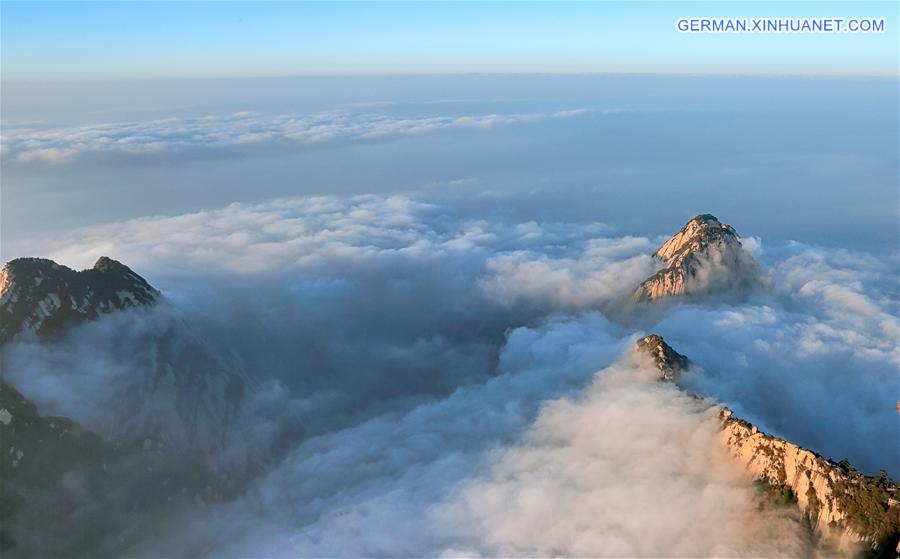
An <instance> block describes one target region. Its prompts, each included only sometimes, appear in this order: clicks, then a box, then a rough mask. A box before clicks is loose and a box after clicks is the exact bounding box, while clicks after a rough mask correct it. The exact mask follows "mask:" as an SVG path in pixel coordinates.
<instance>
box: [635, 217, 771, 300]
mask: <svg viewBox="0 0 900 559" xmlns="http://www.w3.org/2000/svg"><path fill="white" fill-rule="evenodd" d="M653 256H654V257H655V258H656V259H658V260H660V261H661V262H662V263H663V268H662V269H661V270H660V271H658V272H657V273H656V274H654V275H652V276H650V277H649V278H647V279H646V280H644V282H643V283H641V285H640V286H639V287H638V288H637V289H636V290H635V292H634V294H633V295H632V297H631V299H632V301H633V302H646V301H653V300H657V299H661V298H663V297H674V296H682V295H707V294H718V293H727V292H730V291H745V290H747V289H750V288H753V287H756V286H758V285H759V284H760V283H761V279H760V278H761V275H760V271H759V266H757V264H756V262H755V261H754V260H753V257H752V256H750V254H749V253H747V251H746V250H744V248H743V246H741V241H740V237H739V236H738V234H737V231H735V230H734V228H733V227H732V226H730V225H726V224H723V223H721V222H720V221H719V220H718V219H717V218H716V217H715V216H713V215H710V214H703V215H698V216H697V217H695V218H693V219H692V220H690V221H688V222H687V224H685V226H684V227H682V228H681V231H679V232H678V233H676V234H675V235H674V236H673V237H672V238H670V239H669V240H668V241H666V242H665V244H663V246H661V247H660V248H659V250H657V251H656V252H655V253H654V254H653Z"/></svg>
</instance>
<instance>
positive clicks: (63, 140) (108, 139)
mask: <svg viewBox="0 0 900 559" xmlns="http://www.w3.org/2000/svg"><path fill="white" fill-rule="evenodd" d="M592 112H595V111H592V110H589V109H575V110H568V111H559V112H555V113H522V114H482V115H464V116H416V117H402V116H391V115H383V114H374V113H360V112H350V111H341V112H330V113H323V114H315V115H305V114H283V115H271V114H262V113H254V112H238V113H233V114H229V115H209V116H204V117H196V118H178V117H173V118H164V119H159V120H151V121H143V122H130V123H109V124H97V125H84V126H72V127H64V128H48V129H34V128H25V127H6V128H5V132H4V135H3V137H2V143H0V152H2V157H3V159H4V160H6V161H21V162H29V161H34V162H48V163H62V162H66V161H69V160H72V159H75V158H78V157H81V156H86V155H137V156H153V155H156V156H166V155H173V154H179V153H186V152H195V151H221V150H224V149H229V148H252V147H254V146H257V147H260V146H261V147H265V148H267V149H273V148H278V147H281V148H285V147H287V148H291V147H294V148H296V147H303V146H316V145H328V144H336V143H347V142H364V141H378V140H384V139H390V138H397V137H402V136H414V135H419V134H431V133H435V132H439V131H442V130H467V129H468V130H478V129H488V128H493V127H496V126H505V125H511V124H524V123H533V122H541V121H544V120H548V119H564V118H575V117H580V116H582V115H585V114H588V113H592Z"/></svg>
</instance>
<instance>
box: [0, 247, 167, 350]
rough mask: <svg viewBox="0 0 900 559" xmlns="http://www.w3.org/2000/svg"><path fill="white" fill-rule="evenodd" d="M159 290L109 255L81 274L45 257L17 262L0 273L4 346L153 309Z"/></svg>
mask: <svg viewBox="0 0 900 559" xmlns="http://www.w3.org/2000/svg"><path fill="white" fill-rule="evenodd" d="M159 296H160V294H159V291H157V290H156V289H154V288H153V287H151V286H150V284H148V283H147V282H146V281H145V280H144V278H142V277H141V276H139V275H137V274H136V273H134V272H133V271H131V269H130V268H128V266H125V265H124V264H121V263H119V262H116V261H115V260H112V259H110V258H107V257H105V256H103V257H101V258H100V259H99V260H97V263H96V264H94V267H93V268H90V269H87V270H82V271H80V272H76V271H75V270H73V269H71V268H67V267H66V266H60V265H59V264H57V263H56V262H53V261H52V260H47V259H45V258H17V259H16V260H12V261H10V262H8V263H6V264H5V265H4V266H3V270H2V272H0V344H2V343H4V342H7V341H9V340H11V339H12V338H13V337H15V336H16V335H17V334H19V333H22V332H25V331H33V332H36V333H38V334H43V335H46V334H52V333H54V332H59V331H61V330H63V329H64V328H66V327H68V326H71V325H74V324H78V323H80V322H85V321H88V320H93V319H95V318H97V317H98V316H100V315H101V314H103V313H106V312H110V311H114V310H121V309H127V308H132V307H139V306H146V305H152V304H153V303H155V302H156V301H157V300H158V299H159Z"/></svg>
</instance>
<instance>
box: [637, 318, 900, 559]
mask: <svg viewBox="0 0 900 559" xmlns="http://www.w3.org/2000/svg"><path fill="white" fill-rule="evenodd" d="M635 351H637V352H638V353H641V354H643V355H646V356H648V357H650V358H651V359H653V361H654V363H655V364H656V366H657V368H658V369H659V371H660V380H663V381H672V380H674V379H676V378H677V376H678V373H680V372H682V371H684V370H686V369H687V367H688V366H689V365H690V362H689V361H688V359H687V357H685V356H684V355H681V354H680V353H678V352H677V351H675V350H674V349H672V347H671V346H669V345H668V344H667V343H665V341H664V340H663V338H662V336H657V335H649V336H646V337H644V338H641V339H640V340H638V341H637V343H636V344H635ZM719 417H720V419H721V421H722V431H721V433H720V440H721V442H722V445H723V446H724V447H725V449H726V450H727V452H728V453H729V454H730V455H731V456H733V457H734V458H735V459H736V460H737V461H739V462H740V463H741V464H742V465H743V466H744V468H745V469H746V470H747V472H748V473H749V474H750V475H751V476H752V477H753V478H754V479H756V480H758V481H761V482H763V483H765V484H766V485H768V486H769V487H770V488H772V489H773V490H775V491H777V492H779V493H781V494H786V495H788V496H789V497H791V498H792V499H793V500H795V501H796V503H797V505H798V507H799V508H800V510H801V511H802V512H803V513H804V514H805V515H806V517H807V518H808V519H809V522H810V525H811V526H812V527H813V528H814V529H815V531H816V533H818V534H819V535H820V536H821V537H823V538H824V539H825V540H826V541H828V542H829V543H830V544H832V545H834V546H836V547H837V548H839V549H840V550H842V551H844V552H848V553H849V552H852V551H855V548H857V547H859V546H860V545H861V546H862V547H863V548H867V549H868V551H869V553H870V554H871V555H874V556H893V555H890V553H892V552H893V551H894V550H897V547H898V541H900V486H898V484H896V483H894V482H893V481H891V480H890V479H889V478H888V477H887V476H886V475H883V476H880V477H877V478H875V477H869V476H865V475H863V474H861V473H860V472H858V471H856V470H855V469H853V467H852V466H851V465H850V464H849V463H848V462H846V461H843V462H841V463H835V462H832V461H830V460H828V459H826V458H823V457H822V456H819V455H818V454H816V453H814V452H812V451H810V450H807V449H805V448H802V447H800V446H797V445H795V444H793V443H790V442H788V441H785V440H783V439H779V438H777V437H773V436H772V435H768V434H766V433H764V432H762V431H760V430H759V429H757V428H756V427H755V426H754V425H752V424H750V423H749V422H747V421H744V420H742V419H739V418H737V417H735V416H734V414H733V413H732V411H731V410H729V409H728V408H724V407H721V410H720V413H719Z"/></svg>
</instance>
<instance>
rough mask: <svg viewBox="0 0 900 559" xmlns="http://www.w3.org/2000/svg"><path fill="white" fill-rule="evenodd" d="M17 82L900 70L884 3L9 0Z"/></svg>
mask: <svg viewBox="0 0 900 559" xmlns="http://www.w3.org/2000/svg"><path fill="white" fill-rule="evenodd" d="M0 6H2V70H3V79H4V81H7V82H13V81H30V80H41V81H44V80H55V79H65V80H71V79H128V78H143V77H153V78H160V77H242V76H248V77H249V76H285V75H359V74H433V73H468V72H485V73H493V72H513V73H519V72H522V73H527V72H540V73H543V72H547V73H569V72H573V73H580V72H610V73H678V74H681V73H685V74H697V73H700V74H751V75H758V74H764V75H772V74H774V75H784V74H790V75H811V76H833V77H840V76H866V77H885V76H896V75H897V65H898V55H897V46H896V45H897V43H898V34H897V25H898V15H897V12H898V5H897V3H895V2H880V3H812V2H807V3H769V2H756V3H739V2H729V3H687V2H655V3H640V2H632V3H622V2H598V3H577V4H576V3H571V4H569V3H566V4H561V3H552V4H550V3H381V2H365V3H287V2H283V3H263V2H254V3H244V2H205V3H193V2H177V3H176V2H159V3H144V2H117V3H102V2H88V3H82V2H66V3H51V2H6V1H4V2H2V4H0ZM679 17H842V18H852V17H883V18H885V19H886V27H887V32H885V33H882V34H816V35H809V34H804V35H787V34H782V35H733V34H728V35H721V34H716V35H713V34H704V35H689V34H680V33H678V32H677V31H676V28H675V22H676V20H677V19H678V18H679Z"/></svg>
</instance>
